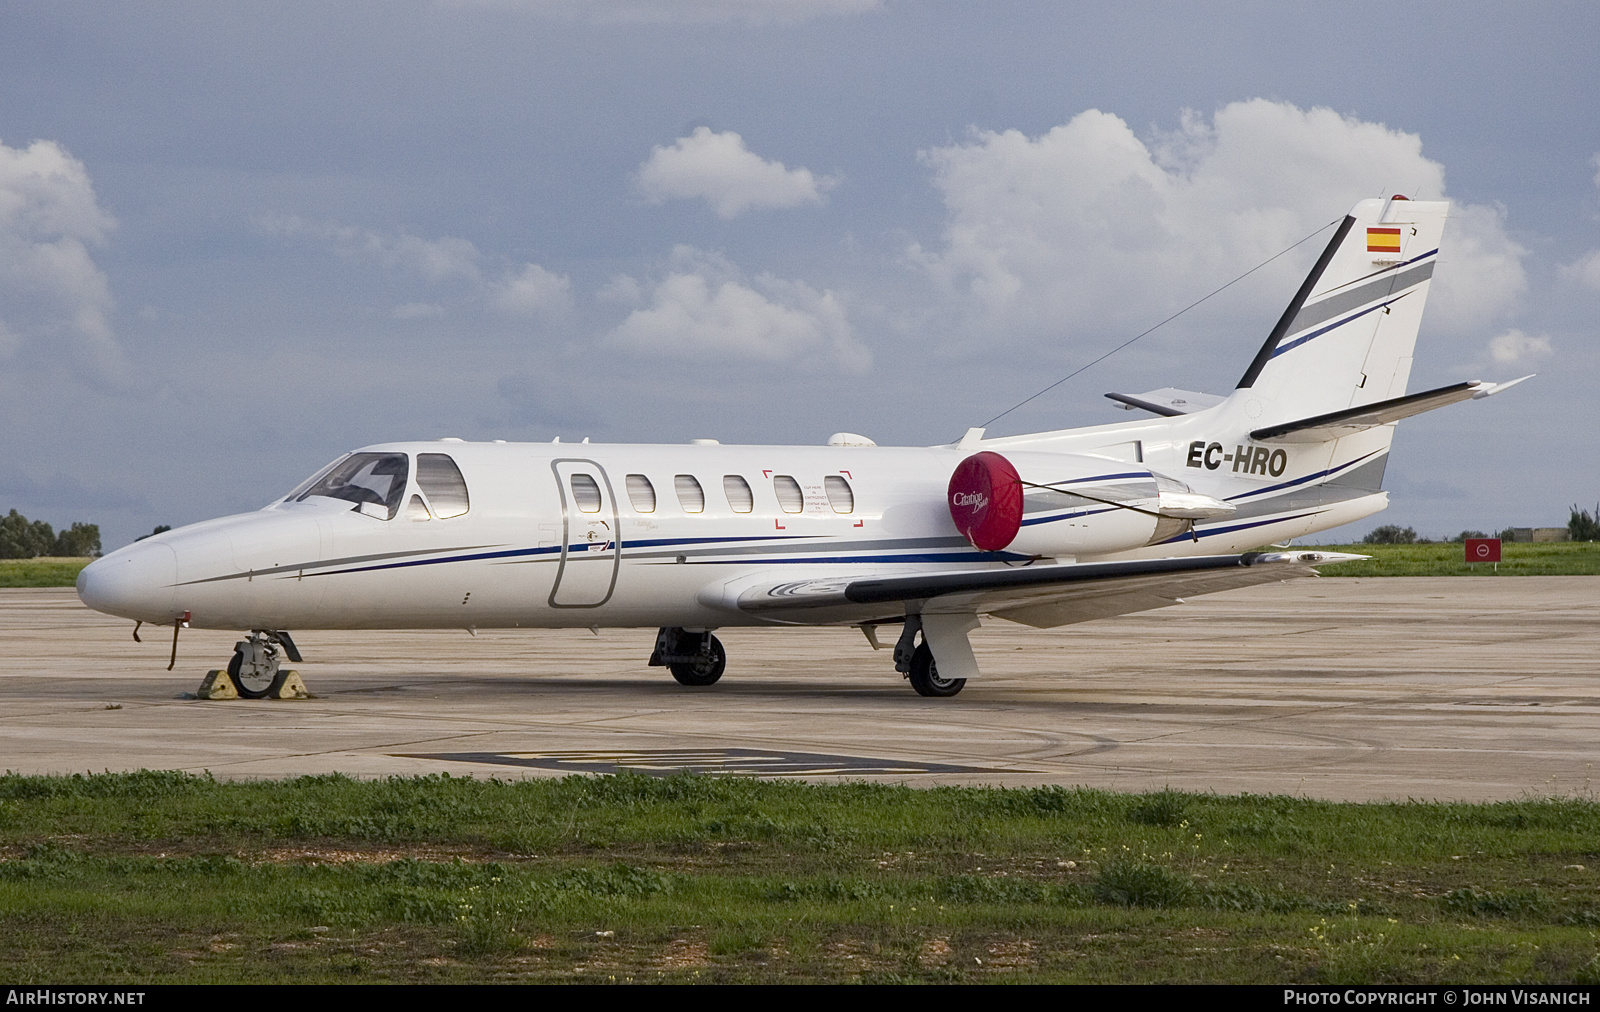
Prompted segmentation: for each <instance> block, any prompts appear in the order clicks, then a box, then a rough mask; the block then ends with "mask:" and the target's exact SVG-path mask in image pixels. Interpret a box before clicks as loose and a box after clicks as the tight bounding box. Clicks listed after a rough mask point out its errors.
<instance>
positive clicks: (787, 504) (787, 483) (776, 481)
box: [772, 474, 806, 513]
mask: <svg viewBox="0 0 1600 1012" xmlns="http://www.w3.org/2000/svg"><path fill="white" fill-rule="evenodd" d="M772 491H773V492H775V493H777V496H778V508H780V509H782V510H783V511H784V512H785V513H799V512H800V511H801V510H803V509H805V508H806V497H805V496H804V495H801V494H800V483H799V482H798V481H795V480H794V478H793V477H792V476H790V475H787V474H775V475H773V476H772Z"/></svg>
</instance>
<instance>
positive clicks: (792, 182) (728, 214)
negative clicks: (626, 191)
mask: <svg viewBox="0 0 1600 1012" xmlns="http://www.w3.org/2000/svg"><path fill="white" fill-rule="evenodd" d="M636 182H637V184H638V187H639V191H640V192H641V193H643V194H644V195H645V197H647V198H649V199H650V200H651V201H652V202H654V203H658V204H659V203H660V202H662V201H664V200H672V199H693V198H695V197H699V198H702V199H704V200H705V202H706V203H707V204H709V205H711V208H712V210H714V211H716V212H717V215H718V217H721V218H733V217H736V216H738V215H739V214H742V213H743V212H745V211H748V210H750V209H751V208H763V207H798V206H799V205H801V204H820V203H822V194H823V193H824V192H826V191H827V190H830V189H832V188H833V187H834V186H836V185H837V184H838V180H837V179H835V178H833V177H831V176H823V177H821V178H818V177H817V176H814V175H812V173H811V170H810V169H790V168H786V167H785V166H784V164H783V163H782V162H779V161H768V160H767V159H765V158H762V157H761V156H760V155H758V154H756V153H755V152H753V151H751V150H750V149H749V148H747V147H745V146H744V138H743V137H740V136H739V135H738V134H736V133H734V132H733V131H732V130H728V131H725V132H723V133H714V132H712V130H711V128H710V127H696V128H695V131H694V133H692V134H690V135H689V136H688V137H680V138H678V140H677V141H676V142H675V143H674V144H673V145H672V146H671V147H656V148H653V149H651V151H650V157H649V158H648V159H646V160H645V162H644V164H643V165H641V166H639V175H638V177H637V179H636Z"/></svg>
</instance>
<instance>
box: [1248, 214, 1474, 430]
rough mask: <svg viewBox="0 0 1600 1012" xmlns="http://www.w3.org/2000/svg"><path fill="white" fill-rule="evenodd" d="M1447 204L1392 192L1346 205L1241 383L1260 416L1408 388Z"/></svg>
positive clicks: (1321, 409)
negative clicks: (1258, 406) (1349, 207)
mask: <svg viewBox="0 0 1600 1012" xmlns="http://www.w3.org/2000/svg"><path fill="white" fill-rule="evenodd" d="M1449 206H1450V205H1449V204H1448V203H1446V202H1444V201H1423V200H1407V199H1406V198H1404V197H1399V196H1396V197H1393V198H1390V199H1389V200H1363V201H1362V202H1360V203H1359V204H1357V205H1356V206H1355V207H1354V208H1353V209H1352V210H1351V212H1350V214H1349V215H1348V216H1347V217H1346V218H1345V219H1344V221H1343V222H1341V223H1340V225H1339V228H1338V231H1337V232H1335V234H1334V237H1333V239H1332V241H1331V242H1329V243H1328V247H1327V248H1326V249H1325V250H1323V251H1322V256H1321V257H1319V258H1318V259H1317V263H1316V266H1315V267H1313V268H1312V270H1311V273H1310V274H1309V275H1307V277H1306V279H1305V282H1304V283H1303V284H1302V285H1301V286H1300V290H1299V291H1298V292H1296V293H1295V297H1294V299H1293V300H1292V301H1290V303H1289V307H1288V308H1287V309H1286V310H1284V313H1283V316H1282V317H1281V318H1280V319H1279V320H1278V324H1277V326H1275V327H1274V328H1273V329H1272V333H1271V334H1270V335H1268V337H1267V340H1266V343H1265V344H1263V345H1262V346H1261V350H1260V351H1259V352H1257V353H1256V357H1255V359H1254V360H1253V361H1252V362H1251V363H1250V368H1249V369H1248V370H1247V371H1246V372H1245V374H1244V376H1243V377H1242V378H1241V379H1240V380H1239V389H1238V391H1237V392H1236V396H1237V395H1243V394H1246V392H1248V394H1249V396H1250V397H1251V399H1252V400H1254V401H1259V402H1260V404H1261V405H1262V406H1263V408H1264V409H1265V410H1264V411H1262V413H1261V416H1260V421H1261V422H1264V423H1265V422H1281V421H1288V420H1290V419H1294V418H1305V417H1308V416H1312V415H1318V414H1323V413H1327V412H1333V411H1340V410H1343V409H1345V408H1350V407H1357V406H1360V405H1364V404H1370V403H1372V402H1374V401H1381V400H1385V399H1388V398H1390V397H1398V396H1400V395H1401V394H1403V393H1405V388H1406V381H1407V379H1408V378H1409V377H1410V374H1411V355H1412V349H1413V348H1414V347H1415V345H1416V339H1417V328H1418V327H1419V326H1420V325H1421V322H1422V309H1423V304H1424V303H1425V301H1426V300H1427V297H1428V287H1429V279H1430V278H1432V277H1433V268H1434V263H1435V261H1436V260H1437V258H1438V255H1439V237H1440V235H1441V233H1442V232H1443V230H1444V222H1445V217H1446V212H1447V211H1448V209H1449Z"/></svg>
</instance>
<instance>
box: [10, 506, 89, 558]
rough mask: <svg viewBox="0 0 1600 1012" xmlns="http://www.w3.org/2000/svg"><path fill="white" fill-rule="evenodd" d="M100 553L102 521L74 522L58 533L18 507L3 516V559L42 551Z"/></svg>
mask: <svg viewBox="0 0 1600 1012" xmlns="http://www.w3.org/2000/svg"><path fill="white" fill-rule="evenodd" d="M99 554H100V525H99V524H85V523H74V524H73V525H72V526H71V527H69V528H67V529H66V530H64V531H62V532H61V533H59V534H58V533H56V532H55V530H53V529H52V528H51V527H50V525H49V524H47V523H45V522H44V521H43V520H29V519H28V518H27V517H25V516H23V515H22V514H21V513H18V512H17V511H16V510H12V511H11V512H10V513H8V514H7V515H5V516H3V517H0V559H36V558H38V557H39V556H41V555H55V556H65V557H69V558H82V557H84V556H90V555H99Z"/></svg>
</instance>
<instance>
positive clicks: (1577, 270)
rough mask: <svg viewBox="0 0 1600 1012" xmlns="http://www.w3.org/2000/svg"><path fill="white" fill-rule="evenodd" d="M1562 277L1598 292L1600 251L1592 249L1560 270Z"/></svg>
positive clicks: (1599, 283)
mask: <svg viewBox="0 0 1600 1012" xmlns="http://www.w3.org/2000/svg"><path fill="white" fill-rule="evenodd" d="M1561 275H1562V277H1565V278H1567V279H1568V280H1571V281H1576V282H1577V283H1578V284H1580V285H1582V286H1583V287H1585V288H1588V289H1590V290H1591V291H1596V292H1600V249H1592V250H1590V251H1589V252H1587V253H1585V254H1584V255H1583V256H1581V257H1579V258H1578V259H1576V260H1574V261H1573V262H1572V263H1570V264H1567V265H1566V266H1564V267H1562V268H1561Z"/></svg>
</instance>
